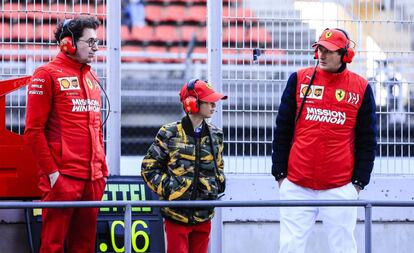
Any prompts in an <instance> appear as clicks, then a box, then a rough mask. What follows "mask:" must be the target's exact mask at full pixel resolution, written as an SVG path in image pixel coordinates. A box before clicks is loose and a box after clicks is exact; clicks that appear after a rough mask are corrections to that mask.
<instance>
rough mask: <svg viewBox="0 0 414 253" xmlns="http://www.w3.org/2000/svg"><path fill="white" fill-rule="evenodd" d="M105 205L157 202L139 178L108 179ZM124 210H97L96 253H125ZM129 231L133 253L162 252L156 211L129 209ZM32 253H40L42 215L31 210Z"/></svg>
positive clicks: (159, 226) (159, 218)
mask: <svg viewBox="0 0 414 253" xmlns="http://www.w3.org/2000/svg"><path fill="white" fill-rule="evenodd" d="M102 200H103V201H105V200H107V201H126V200H132V201H140V200H158V196H157V195H156V194H155V193H153V192H152V191H151V190H150V189H149V188H148V187H147V186H146V184H145V183H144V181H143V180H142V178H141V177H138V176H111V177H109V179H108V182H107V185H106V188H105V192H104V196H103V197H102ZM124 209H125V208H123V207H102V208H100V210H99V216H98V224H97V238H96V253H118V252H125V247H124V231H125V224H124V217H125V210H124ZM131 211H132V224H131V227H130V228H128V229H130V230H131V238H132V242H131V244H132V245H131V249H132V252H146V253H161V252H164V230H163V221H162V217H161V214H160V211H159V208H153V207H132V210H131ZM29 222H30V224H31V226H32V229H31V231H32V238H33V245H34V251H35V252H38V251H39V246H40V231H41V214H40V211H39V210H38V209H35V210H33V212H32V216H31V219H30V221H29Z"/></svg>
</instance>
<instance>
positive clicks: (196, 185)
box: [190, 138, 200, 200]
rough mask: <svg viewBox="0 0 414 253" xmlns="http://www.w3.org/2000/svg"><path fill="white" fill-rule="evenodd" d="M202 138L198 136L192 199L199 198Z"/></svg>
mask: <svg viewBox="0 0 414 253" xmlns="http://www.w3.org/2000/svg"><path fill="white" fill-rule="evenodd" d="M199 167H200V138H196V148H195V164H194V181H193V192H192V193H191V198H190V199H191V200H195V199H196V198H197V187H198V178H199V176H200V168H199Z"/></svg>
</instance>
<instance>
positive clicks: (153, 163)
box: [141, 117, 225, 224]
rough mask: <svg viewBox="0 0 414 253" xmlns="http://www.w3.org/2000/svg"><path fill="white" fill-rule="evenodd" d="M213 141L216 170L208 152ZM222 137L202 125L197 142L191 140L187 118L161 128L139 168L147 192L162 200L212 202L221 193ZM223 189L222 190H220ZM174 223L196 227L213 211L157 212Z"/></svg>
mask: <svg viewBox="0 0 414 253" xmlns="http://www.w3.org/2000/svg"><path fill="white" fill-rule="evenodd" d="M208 131H211V138H212V139H213V145H212V146H213V147H214V149H215V154H216V158H217V159H216V161H217V167H218V168H217V169H216V168H215V163H214V155H213V152H212V150H211V144H210V137H209V132H208ZM222 152H223V133H222V131H221V130H220V129H218V128H217V127H215V126H213V125H211V124H207V123H206V122H203V128H202V132H201V138H195V136H194V130H193V126H192V124H191V121H190V119H189V118H188V117H184V118H183V119H182V120H181V121H180V122H174V123H170V124H166V125H164V126H162V127H161V129H160V130H159V131H158V134H157V136H156V138H155V140H154V142H153V144H152V145H151V146H150V148H149V150H148V152H147V154H146V156H145V157H144V160H143V162H142V166H141V175H142V177H143V179H144V181H145V182H146V183H147V185H148V186H149V188H150V189H151V190H152V191H154V192H156V193H157V194H158V195H159V196H160V199H165V200H170V201H174V200H214V199H217V196H218V194H220V193H221V192H220V191H224V185H225V178H224V173H223V168H224V164H223V159H222ZM221 189H223V190H221ZM161 213H162V215H163V216H164V217H165V218H167V219H171V220H174V221H178V222H181V223H186V224H197V223H200V222H204V221H207V220H210V219H211V218H213V216H214V209H213V208H191V209H185V208H168V207H165V208H161Z"/></svg>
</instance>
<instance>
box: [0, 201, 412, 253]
mask: <svg viewBox="0 0 414 253" xmlns="http://www.w3.org/2000/svg"><path fill="white" fill-rule="evenodd" d="M164 206H168V207H281V206H284V207H294V206H357V207H364V209H365V219H364V224H365V253H371V252H372V233H371V227H372V208H373V207H374V206H375V207H414V201H368V200H320V201H312V200H302V201H297V200H283V201H282V200H260V201H259V200H258V201H217V200H214V201H79V202H73V201H49V202H17V201H1V202H0V209H25V208H69V207H125V218H124V222H125V227H131V225H132V224H131V223H132V212H131V210H132V207H164ZM124 243H125V252H126V253H131V231H130V230H129V229H125V231H124Z"/></svg>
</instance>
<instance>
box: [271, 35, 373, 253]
mask: <svg viewBox="0 0 414 253" xmlns="http://www.w3.org/2000/svg"><path fill="white" fill-rule="evenodd" d="M313 47H314V48H315V58H316V59H318V61H319V64H318V66H317V67H315V68H306V69H302V70H299V71H298V72H296V73H293V74H292V75H291V76H290V78H289V80H288V83H287V86H286V88H285V90H284V92H283V95H282V102H281V104H280V107H279V113H278V115H277V118H276V125H277V126H276V131H275V139H274V141H273V154H272V162H273V165H272V174H273V176H274V177H275V179H276V180H277V181H278V183H279V193H280V199H282V200H288V199H290V200H326V199H331V200H346V199H347V200H355V199H357V198H358V194H359V191H360V190H362V189H363V188H364V187H365V186H366V185H367V184H368V183H369V179H370V174H371V171H372V168H373V165H374V159H375V151H376V131H377V130H376V115H375V101H374V96H373V92H372V89H371V87H370V86H369V85H368V82H367V80H365V79H364V78H363V77H361V76H359V75H357V74H355V73H353V72H351V71H349V70H348V69H347V63H350V62H352V59H353V57H354V54H355V52H354V51H353V48H352V47H351V40H350V39H349V37H348V35H347V33H346V32H345V31H343V30H340V29H326V30H325V31H324V32H323V33H322V35H321V36H320V38H319V41H318V42H316V43H315V44H314V45H313ZM356 211H357V210H356V207H294V208H289V207H285V208H280V251H279V252H280V253H288V252H289V253H293V252H294V253H303V252H305V246H306V241H307V238H308V236H309V234H310V231H311V228H312V227H313V224H314V223H315V220H316V218H317V216H318V215H319V218H320V219H321V220H322V221H323V223H324V227H325V229H326V230H327V235H328V245H329V248H330V251H331V252H332V253H340V252H342V253H343V252H346V253H356V252H357V249H356V243H355V238H354V234H353V233H354V229H355V225H356V219H357V212H356Z"/></svg>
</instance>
